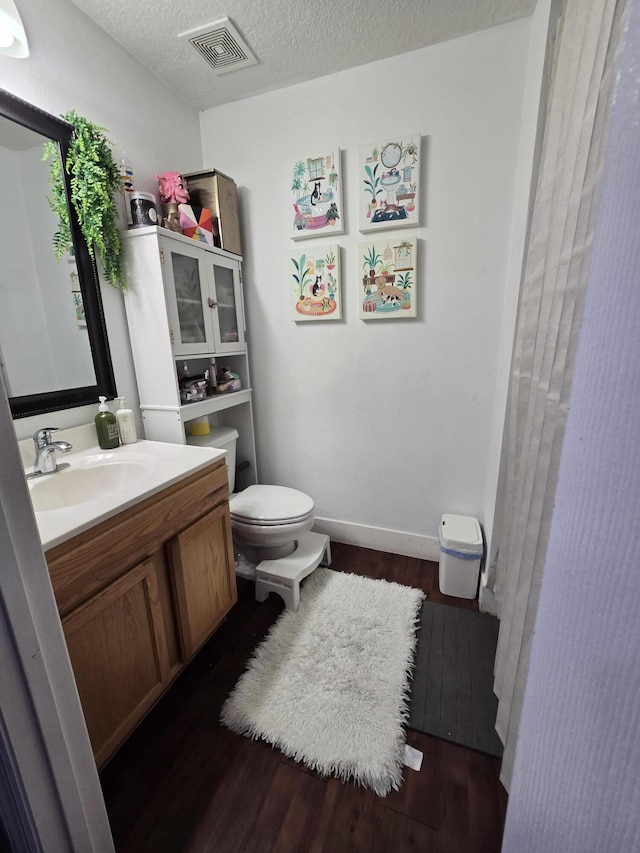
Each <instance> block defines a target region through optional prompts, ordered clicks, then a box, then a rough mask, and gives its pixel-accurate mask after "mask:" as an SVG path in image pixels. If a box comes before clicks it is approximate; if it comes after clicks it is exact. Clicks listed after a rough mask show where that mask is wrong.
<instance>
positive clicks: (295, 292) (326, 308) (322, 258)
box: [289, 244, 342, 321]
mask: <svg viewBox="0 0 640 853" xmlns="http://www.w3.org/2000/svg"><path fill="white" fill-rule="evenodd" d="M290 274H291V278H290V279H289V281H290V282H291V284H292V288H291V294H292V297H291V298H292V305H293V319H294V320H295V321H300V320H340V319H341V317H342V298H341V295H340V247H339V246H337V245H335V244H331V245H330V246H313V247H312V248H310V249H303V250H302V251H301V252H300V253H299V254H296V256H295V257H292V258H291V259H290Z"/></svg>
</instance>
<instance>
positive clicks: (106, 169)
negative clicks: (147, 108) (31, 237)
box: [42, 110, 125, 290]
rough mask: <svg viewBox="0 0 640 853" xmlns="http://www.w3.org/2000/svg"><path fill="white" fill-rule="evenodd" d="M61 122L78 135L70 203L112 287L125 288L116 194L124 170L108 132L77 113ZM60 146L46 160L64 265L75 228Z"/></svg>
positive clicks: (49, 148)
mask: <svg viewBox="0 0 640 853" xmlns="http://www.w3.org/2000/svg"><path fill="white" fill-rule="evenodd" d="M62 118H63V119H64V120H65V121H66V122H67V123H68V124H70V125H71V126H72V128H73V135H72V139H71V144H70V146H69V151H68V154H67V158H66V162H65V164H64V168H65V171H66V172H67V174H68V175H69V181H70V185H71V203H72V204H73V207H74V210H75V212H76V214H77V217H78V222H79V223H80V228H81V230H82V233H83V235H84V238H85V240H86V242H87V247H88V249H89V252H90V254H91V257H92V258H93V257H95V254H96V253H97V255H98V256H99V258H100V260H101V261H102V266H103V268H104V273H105V276H106V278H107V280H108V282H109V284H111V285H113V286H114V287H119V288H120V289H121V290H124V288H125V281H124V274H123V271H122V244H121V241H120V232H119V230H118V209H117V206H116V202H115V197H116V194H117V193H119V192H120V190H121V189H122V179H121V177H120V170H119V169H118V166H117V164H116V163H115V162H114V160H113V156H112V154H111V146H110V143H109V140H108V139H107V137H106V136H105V128H103V127H98V125H96V124H93V123H92V122H90V121H89V120H88V119H86V118H83V117H82V116H79V115H77V114H76V113H75V112H74V111H73V110H71V111H70V112H68V113H66V114H65V115H63V116H62ZM58 151H59V149H58V145H57V143H56V142H54V141H53V140H50V141H47V142H45V145H44V154H43V156H42V159H43V160H49V159H51V171H50V173H49V186H50V187H51V192H52V197H51V198H50V199H49V204H50V205H51V209H52V210H53V212H54V213H55V214H56V216H57V217H58V230H57V231H56V233H55V234H54V235H53V250H54V253H55V256H56V258H58V260H60V258H61V256H62V255H63V254H64V253H65V252H69V251H71V249H72V240H71V226H70V223H69V212H68V209H67V196H66V192H65V183H64V180H63V175H62V164H61V162H60V157H59V156H58Z"/></svg>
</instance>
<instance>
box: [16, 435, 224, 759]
mask: <svg viewBox="0 0 640 853" xmlns="http://www.w3.org/2000/svg"><path fill="white" fill-rule="evenodd" d="M154 456H157V457H158V458H159V460H160V465H159V471H156V470H155V469H154V467H153V463H152V462H150V461H149V460H150V459H152V458H153V457H154ZM67 458H68V459H70V460H71V461H72V466H71V468H70V469H68V470H65V471H61V472H59V473H55V474H52V475H49V476H48V477H47V478H46V483H45V484H44V485H45V488H46V489H47V490H48V489H49V484H51V488H53V487H54V486H55V485H56V482H57V483H58V484H59V485H58V487H57V488H58V490H59V492H60V494H61V495H62V496H63V497H62V500H63V502H66V503H67V506H66V507H61V508H59V509H56V508H50V509H45V510H43V511H40V512H38V506H39V505H40V506H43V505H46V504H42V503H40V504H39V503H38V502H39V501H41V497H40V496H39V495H38V494H37V491H36V490H37V489H38V487H39V484H38V483H36V484H35V485H33V483H30V489H32V500H33V502H34V508H35V509H36V518H37V520H38V523H39V527H40V529H41V535H42V536H43V540H44V541H43V547H44V548H45V556H46V559H47V563H48V566H49V572H50V576H51V582H52V586H53V591H54V594H55V597H56V601H57V604H58V609H59V612H60V616H61V619H62V625H63V630H64V634H65V637H66V641H67V647H68V649H69V655H70V658H71V663H72V666H73V670H74V674H75V678H76V683H77V686H78V692H79V694H80V699H81V702H82V707H83V711H84V715H85V719H86V722H87V728H88V730H89V736H90V738H91V743H92V746H93V751H94V755H95V758H96V763H97V765H98V766H99V767H101V766H102V765H103V764H104V763H105V762H106V761H107V760H108V759H109V758H110V756H111V755H112V754H113V753H114V752H115V750H116V749H117V748H118V747H119V746H120V745H121V743H122V742H123V741H124V739H125V738H126V737H127V735H128V734H129V733H130V732H131V731H132V729H133V728H134V727H135V726H136V725H137V723H138V722H139V721H140V720H141V719H142V717H143V716H144V715H145V714H146V712H147V711H148V710H149V709H150V708H151V706H152V705H153V704H154V703H155V702H156V701H157V700H158V698H159V697H160V696H161V695H162V694H163V693H164V691H165V690H166V689H167V688H168V686H169V685H170V684H171V682H172V681H173V679H174V678H175V677H176V676H177V675H178V673H179V672H180V671H181V670H182V669H183V668H184V666H185V665H186V664H187V662H188V661H189V660H190V659H191V658H192V657H193V655H194V654H195V652H196V651H197V650H198V649H199V648H200V646H201V645H202V644H203V643H204V642H205V640H207V639H208V638H209V637H210V636H211V634H212V633H213V632H214V631H215V629H216V628H217V627H218V625H219V624H220V622H221V621H222V620H223V619H224V617H225V616H226V614H227V613H228V611H229V610H230V609H231V607H232V606H233V604H234V603H235V602H236V600H237V594H236V581H235V567H234V556H233V545H232V538H231V525H230V520H229V503H228V497H229V490H228V479H227V471H226V465H225V462H224V452H222V451H214V450H209V449H206V450H205V449H200V448H186V447H183V448H175V447H169V446H168V445H165V444H160V443H156V442H138V443H137V444H136V445H127V446H125V447H120V448H118V450H116V451H112V452H109V453H107V454H105V453H102V454H101V453H94V454H91V453H90V452H85V453H84V454H78V455H77V456H76V458H75V459H74V458H73V457H72V456H68V457H67ZM96 460H97V461H96ZM130 460H131V462H130ZM185 460H186V462H185ZM118 465H120V466H122V468H121V476H122V477H123V483H124V484H125V485H124V486H122V487H120V488H119V489H117V490H116V488H115V480H114V477H117V476H118V475H112V480H113V483H114V488H113V494H112V495H111V497H110V500H111V504H110V506H111V508H110V509H108V510H107V511H106V512H103V509H104V507H107V506H108V505H109V495H107V499H106V501H105V502H102V503H101V502H100V499H95V500H92V501H82V500H81V501H80V502H79V503H78V504H77V505H73V504H72V503H71V500H72V498H65V497H64V496H65V495H67V494H69V491H68V489H67V486H66V481H65V477H66V478H67V480H68V482H69V483H72V485H73V480H72V478H73V477H74V476H76V477H78V473H79V472H82V471H84V470H86V471H88V472H89V473H88V474H87V476H88V477H91V476H93V474H92V473H91V472H92V471H94V472H95V476H96V477H97V478H98V477H101V476H102V474H103V470H104V471H106V470H107V469H110V470H111V469H113V467H114V466H116V467H117V466H118ZM181 465H182V466H183V469H182V472H181V470H180V466H181ZM92 466H93V468H92ZM136 466H137V467H136ZM145 466H147V469H148V473H147V474H145V471H144V467H145ZM129 470H131V472H132V474H133V476H130V477H129V476H128V471H129ZM74 472H75V474H74ZM145 477H146V478H147V484H148V483H150V482H151V479H152V478H153V477H155V478H156V480H155V483H154V484H153V485H152V487H151V488H147V486H146V485H145ZM158 477H160V478H161V477H166V480H165V483H167V484H164V483H162V481H161V479H160V480H159V479H158ZM81 479H82V478H78V482H80V480H81ZM127 479H131V480H134V481H136V482H137V483H142V486H140V487H139V488H142V489H143V494H142V496H140V495H138V496H135V495H129V496H128V495H127V486H126V480H127ZM73 487H74V488H82V487H76V486H73ZM144 492H146V496H145V494H144ZM138 498H140V499H138ZM118 501H123V503H122V504H121V505H120V506H123V507H124V508H120V506H119V505H118V503H117V502H118ZM91 505H93V509H92V508H91ZM65 512H66V513H71V514H72V515H73V517H74V518H75V519H76V521H74V522H73V523H74V524H76V523H78V522H77V520H78V519H80V522H79V526H80V527H81V528H82V529H81V530H80V532H76V533H75V534H74V535H71V536H70V537H68V536H66V535H64V534H63V535H57V533H56V526H58V527H59V528H60V530H62V527H63V525H62V524H59V520H60V519H63V517H64V513H65ZM91 512H94V513H97V514H98V516H100V515H102V517H101V519H100V520H98V521H97V522H96V523H95V524H92V523H91V521H90V515H91ZM69 517H71V516H69ZM82 519H84V520H82ZM57 539H62V541H58V542H57V544H56V540H57ZM52 543H53V544H52Z"/></svg>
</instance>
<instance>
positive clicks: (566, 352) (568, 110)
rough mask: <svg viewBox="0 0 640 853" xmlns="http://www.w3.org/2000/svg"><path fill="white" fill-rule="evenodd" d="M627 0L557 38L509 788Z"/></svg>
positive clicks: (529, 309) (510, 545)
mask: <svg viewBox="0 0 640 853" xmlns="http://www.w3.org/2000/svg"><path fill="white" fill-rule="evenodd" d="M623 6H624V3H623V0H567V4H566V8H565V11H564V14H563V18H562V19H561V24H560V26H561V32H560V34H559V38H558V39H557V41H556V55H555V58H554V65H555V68H554V72H553V74H552V83H551V92H550V96H549V100H548V109H547V117H546V125H545V131H544V139H543V144H542V157H541V161H540V171H539V175H538V182H537V187H536V195H535V201H534V206H533V212H532V217H531V226H530V237H529V243H528V248H527V255H526V259H525V264H524V272H523V280H522V289H521V295H520V305H519V313H518V322H517V326H516V336H515V342H514V351H513V357H512V366H511V379H510V386H509V398H508V404H507V406H508V408H507V422H506V427H507V436H508V443H507V448H508V449H507V453H508V458H507V478H506V490H507V498H506V501H505V507H506V508H505V519H504V524H503V530H504V536H503V542H502V543H501V546H500V549H499V553H498V561H497V567H496V579H495V594H496V596H497V598H498V601H499V603H500V608H501V619H500V634H499V638H498V649H497V654H496V664H495V685H494V689H495V692H496V695H497V696H498V701H499V704H498V715H497V720H496V730H497V732H498V734H499V736H500V738H501V739H502V741H503V743H504V746H505V750H504V756H503V761H502V773H501V779H502V781H503V784H504V785H505V787H506V788H507V789H508V787H509V781H510V778H511V770H512V765H513V754H514V750H515V746H516V742H517V732H518V725H519V720H520V713H521V709H522V699H523V695H524V688H525V683H526V678H527V673H528V669H529V656H530V648H531V640H532V637H533V631H534V626H535V617H536V611H537V605H538V598H539V592H540V584H541V580H542V572H543V566H544V559H545V553H546V547H547V542H548V533H549V526H550V520H551V515H552V511H553V496H554V492H555V484H556V479H557V473H558V467H559V458H560V450H561V445H562V438H563V435H564V425H565V420H566V414H567V408H568V403H569V392H570V385H571V376H572V370H573V363H574V352H575V347H576V343H577V338H578V333H579V325H580V322H579V321H580V308H581V303H582V297H583V292H584V288H585V284H586V274H587V267H588V262H589V253H590V246H591V239H592V234H593V225H594V217H595V203H596V201H597V188H598V185H599V177H600V172H601V168H602V158H603V146H604V138H605V130H606V120H607V115H608V106H609V102H610V97H611V90H612V86H613V82H614V81H613V76H614V74H613V71H614V69H615V53H616V50H617V46H618V43H619V31H620V19H621V15H622V9H623Z"/></svg>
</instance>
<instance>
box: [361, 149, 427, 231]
mask: <svg viewBox="0 0 640 853" xmlns="http://www.w3.org/2000/svg"><path fill="white" fill-rule="evenodd" d="M359 160H360V167H359V168H360V171H359V210H360V223H359V224H360V231H362V232H367V231H380V230H383V229H385V228H399V227H403V226H405V225H407V226H409V225H410V226H413V227H416V226H417V225H418V224H419V223H418V220H419V210H420V134H418V133H415V134H412V135H410V136H395V137H394V136H391V135H389V136H384V137H381V138H380V140H379V141H378V142H376V143H373V144H371V145H367V146H363V147H361V148H360V149H359Z"/></svg>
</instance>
